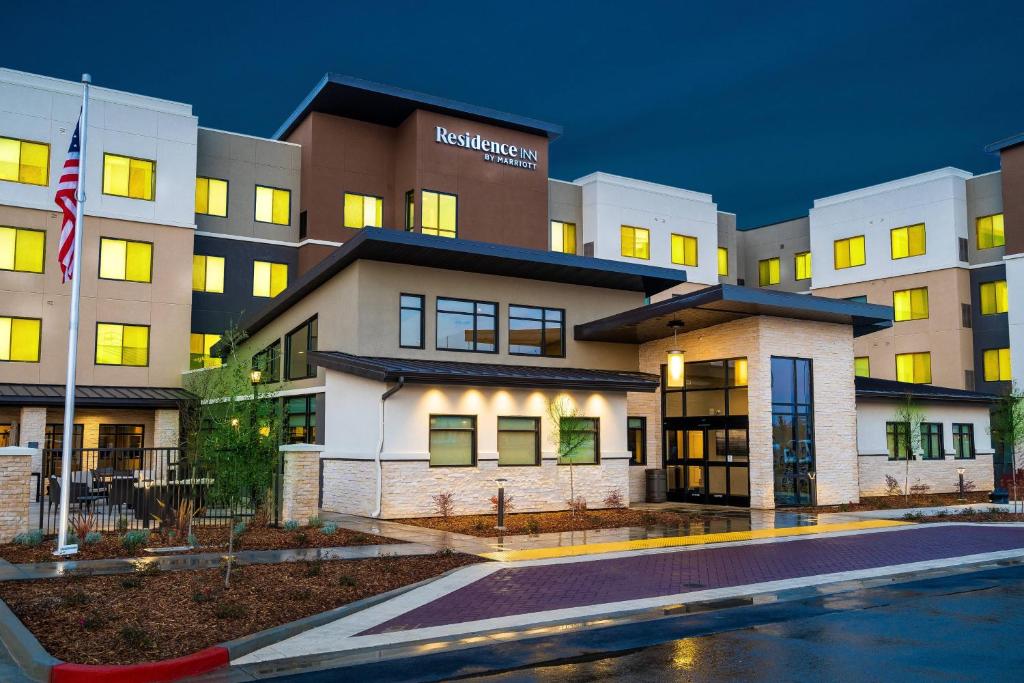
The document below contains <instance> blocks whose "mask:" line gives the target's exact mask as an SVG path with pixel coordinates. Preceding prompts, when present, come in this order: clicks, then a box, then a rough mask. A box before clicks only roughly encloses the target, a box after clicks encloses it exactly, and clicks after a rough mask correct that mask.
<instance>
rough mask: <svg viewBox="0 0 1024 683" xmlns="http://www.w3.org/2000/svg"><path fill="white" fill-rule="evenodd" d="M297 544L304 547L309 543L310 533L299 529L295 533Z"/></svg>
mask: <svg viewBox="0 0 1024 683" xmlns="http://www.w3.org/2000/svg"><path fill="white" fill-rule="evenodd" d="M295 544H296V545H298V546H299V547H300V548H304V547H306V546H307V545H309V534H307V533H306V532H305V531H297V532H296V533H295Z"/></svg>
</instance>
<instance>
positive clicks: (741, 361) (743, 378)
mask: <svg viewBox="0 0 1024 683" xmlns="http://www.w3.org/2000/svg"><path fill="white" fill-rule="evenodd" d="M733 373H734V375H733V380H734V381H733V384H735V385H736V386H738V387H745V386H747V359H746V358H737V359H736V360H735V361H733Z"/></svg>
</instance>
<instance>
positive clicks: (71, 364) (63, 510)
mask: <svg viewBox="0 0 1024 683" xmlns="http://www.w3.org/2000/svg"><path fill="white" fill-rule="evenodd" d="M91 82H92V77H91V76H90V75H89V74H82V120H81V121H80V125H79V132H78V147H79V151H78V188H77V189H76V191H75V194H76V197H75V198H76V199H77V202H76V206H75V246H74V252H73V253H72V256H71V259H72V261H71V316H70V322H69V323H68V376H67V382H66V384H65V387H64V435H63V437H62V438H61V441H62V443H61V445H62V447H63V448H62V453H61V469H60V527H59V530H58V532H57V550H56V551H54V554H55V555H72V554H74V553H77V552H78V545H68V506H69V505H70V503H71V448H72V446H73V445H74V440H75V437H74V435H75V372H76V370H77V366H78V307H79V306H78V304H79V301H80V300H81V297H82V271H81V269H80V268H79V267H78V266H79V263H80V262H81V260H82V234H83V233H84V232H85V222H84V219H83V216H84V214H85V182H86V175H85V166H86V151H85V150H86V147H85V142H86V138H87V137H88V135H89V132H88V131H89V84H90V83H91ZM81 540H82V539H79V542H81Z"/></svg>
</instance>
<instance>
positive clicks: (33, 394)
mask: <svg viewBox="0 0 1024 683" xmlns="http://www.w3.org/2000/svg"><path fill="white" fill-rule="evenodd" d="M64 396H65V388H64V385H63V384H0V405H8V406H9V405H16V406H61V407H63V405H64ZM195 400H198V399H197V398H196V396H195V395H193V394H191V393H189V392H188V391H185V390H184V389H179V388H175V387H169V388H157V387H89V386H87V387H83V386H77V387H75V407H78V408H177V407H179V406H181V405H182V404H183V403H188V402H191V401H195Z"/></svg>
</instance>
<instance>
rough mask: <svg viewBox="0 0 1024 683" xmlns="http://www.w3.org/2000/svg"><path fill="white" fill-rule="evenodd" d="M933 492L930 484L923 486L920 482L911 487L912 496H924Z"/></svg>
mask: <svg viewBox="0 0 1024 683" xmlns="http://www.w3.org/2000/svg"><path fill="white" fill-rule="evenodd" d="M931 490H932V487H931V485H930V484H922V483H921V482H918V483H916V484H914V485H912V486H911V487H910V495H912V496H923V495H925V494H926V493H928V492H929V491H931Z"/></svg>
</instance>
